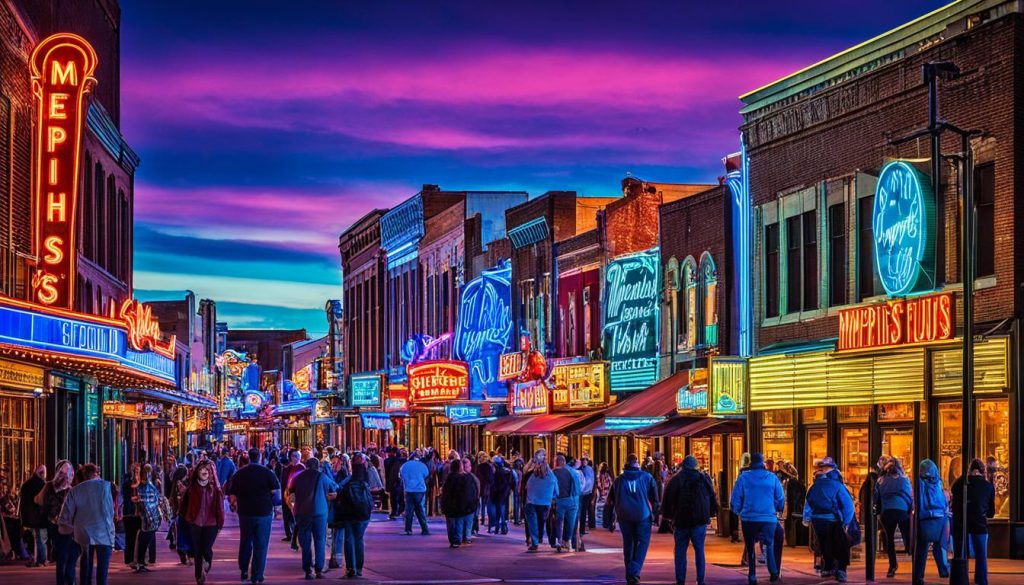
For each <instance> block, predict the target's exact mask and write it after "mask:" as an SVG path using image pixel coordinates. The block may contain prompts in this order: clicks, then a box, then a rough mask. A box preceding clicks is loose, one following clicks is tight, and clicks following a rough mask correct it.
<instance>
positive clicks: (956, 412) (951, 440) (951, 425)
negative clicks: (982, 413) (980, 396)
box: [939, 402, 964, 487]
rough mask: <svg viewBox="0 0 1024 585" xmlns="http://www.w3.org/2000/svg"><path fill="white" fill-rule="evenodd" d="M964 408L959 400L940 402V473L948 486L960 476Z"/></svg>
mask: <svg viewBox="0 0 1024 585" xmlns="http://www.w3.org/2000/svg"><path fill="white" fill-rule="evenodd" d="M963 421H964V417H963V408H962V406H961V404H960V403H959V402H944V403H941V404H939V473H941V474H942V481H943V482H945V484H946V486H947V487H949V486H951V485H953V482H954V481H956V480H957V479H958V478H959V477H960V471H961V468H962V465H963V463H961V459H960V455H961V453H960V433H961V432H962V429H963Z"/></svg>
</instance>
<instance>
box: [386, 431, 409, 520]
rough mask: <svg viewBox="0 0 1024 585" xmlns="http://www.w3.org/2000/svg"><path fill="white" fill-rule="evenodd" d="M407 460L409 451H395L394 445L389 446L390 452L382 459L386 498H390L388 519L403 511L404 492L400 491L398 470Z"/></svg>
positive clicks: (400, 480)
mask: <svg viewBox="0 0 1024 585" xmlns="http://www.w3.org/2000/svg"><path fill="white" fill-rule="evenodd" d="M408 460H409V453H408V452H407V451H406V450H405V449H402V450H401V451H396V450H395V448H394V447H391V448H390V453H389V454H388V456H387V457H386V458H385V459H384V487H385V489H386V490H387V492H388V499H389V500H391V512H390V513H389V514H388V519H389V520H394V519H395V518H398V517H399V516H401V515H402V514H403V513H405V494H404V493H402V479H401V477H399V474H398V472H399V470H400V469H401V468H402V466H403V465H405V462H406V461H408Z"/></svg>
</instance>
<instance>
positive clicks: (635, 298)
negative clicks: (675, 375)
mask: <svg viewBox="0 0 1024 585" xmlns="http://www.w3.org/2000/svg"><path fill="white" fill-rule="evenodd" d="M660 263H661V254H660V253H659V251H658V249H657V248H653V249H651V250H647V251H646V252H638V253H636V254H631V255H629V256H623V257H621V258H616V259H614V260H612V261H611V262H610V263H609V264H608V268H607V269H606V270H605V287H604V288H605V289H604V297H605V303H604V311H605V326H604V350H605V357H606V358H607V359H608V361H609V362H611V373H610V379H611V387H612V392H633V391H636V390H643V389H644V388H647V387H648V386H650V385H651V384H653V383H655V382H656V381H657V380H658V368H659V363H658V362H659V359H658V318H659V317H658V314H659V307H658V296H659V294H660V291H661V273H660V269H659V266H660Z"/></svg>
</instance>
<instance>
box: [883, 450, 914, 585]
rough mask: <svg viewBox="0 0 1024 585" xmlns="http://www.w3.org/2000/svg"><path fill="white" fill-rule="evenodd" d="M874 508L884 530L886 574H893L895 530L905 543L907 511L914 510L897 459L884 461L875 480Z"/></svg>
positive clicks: (894, 574) (895, 567) (904, 474)
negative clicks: (879, 474)
mask: <svg viewBox="0 0 1024 585" xmlns="http://www.w3.org/2000/svg"><path fill="white" fill-rule="evenodd" d="M873 500H874V501H873V509H875V510H879V511H881V517H882V528H883V529H884V530H885V550H886V552H887V553H888V554H889V572H888V573H887V574H886V577H888V578H890V579H892V578H893V577H895V576H896V569H897V562H896V529H897V528H899V531H900V534H901V535H902V537H903V542H904V544H909V543H910V512H911V511H912V510H913V509H914V492H913V490H912V489H911V487H910V480H909V479H908V478H907V474H906V473H903V467H902V466H901V465H900V461H899V459H896V458H893V459H889V460H887V461H886V462H885V464H884V467H882V476H881V477H879V478H878V481H877V482H876V483H875V493H874V498H873Z"/></svg>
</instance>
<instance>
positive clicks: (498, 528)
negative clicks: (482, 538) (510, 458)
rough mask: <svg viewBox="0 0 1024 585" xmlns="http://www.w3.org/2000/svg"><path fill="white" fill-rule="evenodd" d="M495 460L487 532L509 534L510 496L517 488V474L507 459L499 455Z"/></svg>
mask: <svg viewBox="0 0 1024 585" xmlns="http://www.w3.org/2000/svg"><path fill="white" fill-rule="evenodd" d="M493 462H494V481H493V483H492V484H491V505H490V510H489V511H488V512H487V515H488V517H489V518H490V521H491V523H490V526H489V527H488V528H487V532H494V534H499V533H500V534H508V498H509V495H510V494H511V493H512V491H513V489H515V481H516V480H515V476H514V475H513V474H512V470H511V469H509V467H508V464H507V463H506V462H505V459H504V458H503V457H502V456H500V455H497V456H495V457H494V459H493Z"/></svg>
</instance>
